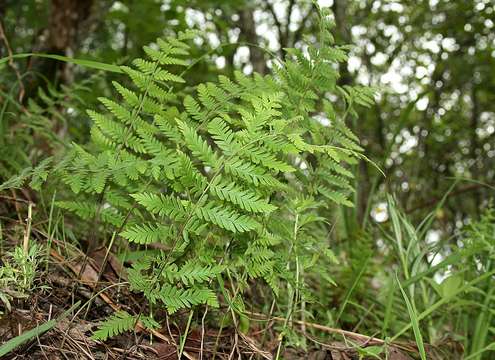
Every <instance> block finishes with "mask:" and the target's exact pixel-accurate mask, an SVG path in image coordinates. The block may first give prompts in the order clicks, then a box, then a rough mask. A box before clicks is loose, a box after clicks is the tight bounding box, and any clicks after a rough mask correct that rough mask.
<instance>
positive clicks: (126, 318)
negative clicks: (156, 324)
mask: <svg viewBox="0 0 495 360" xmlns="http://www.w3.org/2000/svg"><path fill="white" fill-rule="evenodd" d="M136 321H137V317H136V316H133V315H130V314H129V313H127V312H125V311H117V312H116V313H115V314H113V315H112V316H111V317H109V318H108V319H106V320H105V321H104V322H102V323H101V324H100V325H99V327H98V330H96V331H95V332H94V333H93V336H92V338H93V339H94V340H100V341H106V340H107V339H108V338H110V337H112V336H115V335H120V334H122V333H124V332H126V331H130V330H132V329H134V325H135V324H136Z"/></svg>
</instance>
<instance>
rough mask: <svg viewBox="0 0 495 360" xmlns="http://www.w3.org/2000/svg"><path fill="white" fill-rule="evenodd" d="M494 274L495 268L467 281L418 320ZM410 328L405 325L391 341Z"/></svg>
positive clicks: (432, 306) (418, 317) (424, 312)
mask: <svg viewBox="0 0 495 360" xmlns="http://www.w3.org/2000/svg"><path fill="white" fill-rule="evenodd" d="M494 274H495V270H492V271H489V272H486V273H484V274H483V275H480V276H479V277H477V278H476V279H474V280H471V281H470V282H468V283H466V284H465V285H464V286H462V287H460V288H459V289H458V290H456V291H455V292H453V293H452V294H450V295H449V296H445V297H443V298H442V299H441V300H439V301H437V302H436V303H434V304H433V305H431V306H430V307H429V308H428V309H426V310H425V311H423V312H422V313H421V314H419V315H418V316H417V320H418V321H421V320H423V319H424V318H426V317H427V316H429V315H431V313H433V312H434V311H435V310H437V309H438V308H439V307H441V306H442V305H444V304H446V303H448V302H449V301H451V300H452V299H454V298H455V297H456V296H457V295H459V294H460V293H462V292H464V291H466V290H468V289H470V288H471V287H472V286H473V285H475V284H477V283H479V282H481V281H483V280H485V279H487V278H489V277H490V276H493V275H494ZM410 328H411V324H408V325H406V326H404V327H403V328H402V329H401V330H400V331H399V332H398V333H397V334H395V335H394V336H393V337H392V338H391V339H390V341H395V340H396V339H397V338H398V337H399V336H401V335H402V334H404V333H405V332H406V331H407V330H409V329H410Z"/></svg>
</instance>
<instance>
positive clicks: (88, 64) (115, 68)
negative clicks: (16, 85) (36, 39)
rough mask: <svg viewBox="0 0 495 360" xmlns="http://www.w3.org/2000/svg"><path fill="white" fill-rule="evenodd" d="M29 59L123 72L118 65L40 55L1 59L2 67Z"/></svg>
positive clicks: (13, 56)
mask: <svg viewBox="0 0 495 360" xmlns="http://www.w3.org/2000/svg"><path fill="white" fill-rule="evenodd" d="M27 57H41V58H47V59H52V60H58V61H63V62H68V63H72V64H76V65H79V66H83V67H87V68H91V69H97V70H103V71H109V72H115V73H122V70H121V69H120V67H119V66H117V65H113V64H106V63H102V62H99V61H94V60H85V59H75V58H71V57H67V56H62V55H55V54H39V53H25V54H15V55H12V56H11V57H4V58H1V59H0V65H2V64H4V63H6V62H7V61H9V60H10V59H11V58H12V59H23V58H27Z"/></svg>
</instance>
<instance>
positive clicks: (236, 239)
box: [0, 12, 495, 359]
mask: <svg viewBox="0 0 495 360" xmlns="http://www.w3.org/2000/svg"><path fill="white" fill-rule="evenodd" d="M327 15H328V14H327V13H326V12H323V13H322V14H321V22H320V32H319V34H318V43H317V44H315V43H313V42H310V41H308V43H307V45H306V46H305V47H304V51H303V50H301V49H287V50H286V51H287V53H288V56H287V58H286V60H284V61H281V60H278V59H273V62H272V69H271V70H272V71H271V75H267V76H261V75H258V74H254V75H251V76H247V75H244V74H243V73H242V72H236V73H235V74H234V76H233V77H232V78H229V77H226V76H220V77H219V78H218V81H217V82H215V83H213V82H209V83H206V84H199V85H196V84H194V83H191V84H189V83H188V81H187V73H188V72H190V71H194V66H195V65H196V64H197V63H198V62H200V61H201V60H202V59H201V58H199V59H195V60H191V58H190V56H191V55H190V53H189V44H190V43H191V41H192V40H194V38H195V36H197V34H196V33H195V32H185V33H181V34H179V35H178V36H177V37H173V38H168V39H159V40H157V42H156V43H155V44H153V45H150V46H147V47H145V48H144V51H145V53H146V55H147V57H146V58H145V59H136V60H134V61H133V62H132V66H122V67H120V71H121V72H122V74H120V75H118V77H117V80H116V81H114V82H113V83H112V84H113V88H114V91H112V92H111V93H106V94H105V97H100V98H99V104H94V106H93V107H92V108H91V109H90V110H88V111H87V115H88V116H89V118H90V119H91V129H90V135H91V136H90V137H91V139H90V140H89V141H85V139H86V138H87V131H86V130H87V129H86V128H85V127H84V126H77V127H72V125H71V124H66V123H64V121H66V119H72V120H70V121H73V120H75V119H81V118H84V117H85V115H84V112H83V110H82V109H83V108H84V106H83V105H82V104H83V103H84V99H83V98H80V97H78V96H77V94H78V93H79V92H84V91H85V84H81V85H79V86H75V87H74V88H72V89H65V88H64V89H60V90H54V89H51V88H49V89H51V90H50V91H49V92H48V93H47V92H45V91H42V90H40V94H39V99H40V100H39V101H42V102H43V103H44V105H45V106H44V107H40V106H39V105H37V104H36V103H35V102H34V101H30V102H29V103H28V104H27V106H24V105H21V104H18V103H17V102H16V100H15V99H13V97H12V95H9V94H2V99H3V110H2V114H3V115H2V119H3V121H2V133H1V135H2V136H0V140H1V141H2V152H1V154H0V170H1V172H0V176H1V179H2V180H4V181H3V183H2V185H0V189H1V190H2V193H1V194H0V199H1V203H0V204H1V205H0V212H1V214H2V218H1V219H2V221H1V222H0V224H1V229H0V230H1V231H0V240H1V241H2V267H1V269H0V284H1V287H0V299H1V302H2V308H3V315H2V317H4V318H5V317H9V316H11V314H12V313H14V312H15V311H16V310H15V309H16V308H18V309H29V308H30V307H34V306H36V304H37V303H38V301H39V300H36V302H34V301H30V300H33V299H39V297H40V296H41V297H42V296H44V295H47V294H49V295H48V298H50V296H53V291H54V288H56V286H54V285H53V283H48V281H44V279H46V278H47V277H49V275H50V274H53V273H54V272H56V271H60V268H65V273H64V276H66V277H69V278H72V277H73V278H74V279H78V281H80V282H73V283H70V282H69V284H67V287H66V290H68V293H69V295H68V296H67V299H66V300H67V301H66V303H65V305H66V306H63V303H58V306H59V307H60V309H64V308H69V307H70V306H71V305H72V304H73V303H75V302H76V300H77V299H78V298H79V297H80V295H79V294H80V293H81V292H82V293H84V292H83V291H82V289H84V288H87V289H89V291H90V294H89V296H86V299H85V301H84V303H83V304H82V306H81V307H80V308H79V310H78V315H82V314H85V317H86V319H92V320H93V321H94V322H98V328H97V329H96V328H95V327H93V329H92V330H93V331H92V335H91V341H92V342H94V343H95V344H101V343H102V342H106V343H108V342H109V341H113V340H112V338H115V337H118V336H119V335H121V334H123V333H125V332H128V333H135V334H141V335H140V336H141V337H139V338H138V337H136V338H135V339H134V341H135V342H140V341H143V338H142V337H145V338H146V339H147V340H149V339H152V340H154V341H158V342H160V341H170V342H171V344H173V346H172V348H173V349H174V350H173V351H172V356H175V357H177V356H179V357H181V356H184V357H187V358H197V357H203V356H204V357H210V356H212V357H214V356H215V355H214V354H216V353H217V351H218V355H217V357H225V358H229V355H231V356H234V354H237V355H238V356H239V357H244V356H245V357H246V358H249V356H256V357H265V358H297V357H306V356H309V355H307V354H310V353H313V354H317V351H323V350H325V349H327V350H328V352H329V354H330V355H329V356H333V357H331V358H339V357H337V356H341V357H340V358H350V357H354V358H388V359H404V358H421V359H427V358H432V359H451V358H465V359H488V358H490V350H495V348H494V346H495V345H494V344H495V343H494V342H493V338H494V336H495V334H494V320H493V306H492V304H493V298H494V294H493V292H494V287H493V286H492V284H493V275H494V273H495V269H494V267H493V254H494V252H493V251H494V246H495V218H494V217H495V216H494V213H493V210H490V209H487V210H486V211H485V212H484V214H483V215H482V216H481V218H479V219H475V220H473V221H472V222H471V223H470V224H469V225H467V226H465V227H464V228H462V229H461V230H460V231H458V232H457V233H455V234H454V235H453V238H452V239H449V240H448V241H440V242H431V241H429V231H430V230H431V227H432V224H433V223H434V222H435V220H436V218H437V216H438V212H439V211H441V209H442V206H443V200H442V201H439V202H438V203H437V204H436V207H435V209H434V210H433V211H432V212H430V213H429V214H427V215H426V216H425V217H424V219H423V221H422V222H421V223H419V224H412V223H411V222H410V220H409V219H408V217H407V215H406V214H405V213H404V212H403V211H401V210H400V208H399V206H397V204H396V201H395V200H394V198H393V196H388V197H387V205H388V206H387V209H388V210H387V211H388V213H389V217H390V219H389V221H388V222H387V223H385V224H384V225H377V224H369V225H368V226H367V227H366V228H365V229H364V230H359V231H358V230H356V231H355V232H352V233H350V234H347V237H346V238H345V239H344V238H343V237H341V233H342V232H341V231H340V230H341V229H340V226H341V224H342V222H343V221H346V220H349V219H342V218H343V217H355V216H356V213H355V212H353V210H352V209H351V210H346V211H343V210H342V207H350V208H352V206H353V198H354V197H353V194H354V188H355V184H356V182H357V181H359V178H356V177H355V175H356V167H357V166H356V164H358V162H359V161H363V160H365V161H368V160H367V159H366V157H365V155H366V154H365V153H363V149H362V148H361V146H360V145H359V140H358V138H357V137H356V136H355V135H354V134H353V133H352V131H351V130H350V129H349V128H348V127H347V126H346V122H349V120H350V119H354V120H357V121H359V119H357V112H356V111H355V108H356V107H359V106H369V105H370V104H371V103H372V102H373V96H374V93H375V92H374V90H372V89H369V88H366V87H361V86H349V85H343V86H340V85H338V84H339V73H338V68H339V67H338V64H339V63H340V62H343V61H345V60H346V53H347V50H348V47H347V46H338V45H335V44H334V41H333V38H332V35H331V32H330V31H329V28H330V26H331V24H330V21H329V20H328V18H327ZM90 81H91V80H90ZM7 110H8V111H7ZM12 114H15V115H12ZM12 119H21V122H22V124H24V125H23V126H18V124H16V121H15V120H12ZM54 123H55V124H57V125H56V126H54V125H53V124H54ZM67 131H71V132H72V134H71V137H72V139H74V140H75V141H74V142H73V143H70V144H69V143H66V142H64V141H63V140H60V139H61V138H67V137H64V136H60V133H61V132H67ZM21 144H22V145H21ZM3 149H5V150H3ZM46 154H52V156H50V157H46V156H45V155H46ZM31 164H36V165H34V166H32V165H31ZM373 195H374V194H370V197H371V196H373ZM447 195H448V194H447ZM33 205H35V206H33ZM16 217H17V218H16ZM25 219H27V220H26V221H24V220H25ZM344 240H345V241H344ZM102 249H103V250H102ZM97 254H99V255H98V256H97ZM64 264H65V265H64ZM110 265H111V267H112V269H113V270H112V271H114V272H115V274H114V275H113V277H112V276H110V275H109V272H110V270H109V268H110ZM87 269H90V270H87ZM87 292H88V291H86V293H87ZM100 298H101V299H102V300H103V303H101V301H102V300H101V299H100ZM130 299H132V300H130ZM102 309H106V310H102ZM109 309H111V310H112V311H111V312H110V311H109ZM50 316H51V313H50ZM78 319H79V318H77V317H76V316H75V317H74V318H73V319H72V320H73V321H75V322H77V321H78ZM60 322H62V319H60ZM170 323H173V324H175V325H174V326H172V328H173V329H172V330H171V329H170ZM31 327H32V326H31ZM47 330H48V329H47ZM198 332H199V334H200V335H199V336H198ZM209 332H210V333H211V332H215V334H216V335H215V336H212V338H213V340H212V341H211V342H206V341H205V340H204V339H206V338H207V337H208V333H209ZM222 332H223V333H227V334H231V338H229V339H231V340H229V342H228V344H225V343H222V341H223V340H221V334H222ZM36 335H39V336H40V335H41V334H35V335H34V336H36ZM191 337H193V338H194V337H197V338H199V339H200V340H201V341H200V343H199V345H197V344H196V345H195V346H192V345H190V344H189V343H188V341H189V340H188V338H189V339H190V338H191ZM28 340H29V339H28ZM64 341H65V340H64ZM198 348H199V349H200V350H198ZM0 349H4V348H0ZM11 350H12V351H14V352H15V351H19V352H22V347H20V348H16V347H13V348H12V349H11ZM1 351H3V350H0V353H1ZM203 352H205V353H204V354H203ZM12 353H13V352H12ZM126 354H127V353H126ZM212 354H213V355H212ZM339 354H340V355H339ZM127 355H128V356H131V355H130V353H129V354H127ZM237 355H236V356H237ZM320 355H321V354H320ZM314 356H319V355H318V354H317V355H314ZM344 356H347V357H344Z"/></svg>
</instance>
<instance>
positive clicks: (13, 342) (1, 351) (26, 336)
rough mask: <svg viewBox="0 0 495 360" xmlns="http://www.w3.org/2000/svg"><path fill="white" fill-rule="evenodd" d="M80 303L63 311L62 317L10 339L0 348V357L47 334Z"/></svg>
mask: <svg viewBox="0 0 495 360" xmlns="http://www.w3.org/2000/svg"><path fill="white" fill-rule="evenodd" d="M79 303H80V301H78V302H77V303H75V304H74V305H72V307H71V308H70V309H69V310H67V311H65V312H64V313H63V314H62V315H60V316H59V317H58V318H56V319H53V320H50V321H47V322H46V323H44V324H42V325H40V326H37V327H35V328H34V329H31V330H29V331H26V332H25V333H23V334H22V335H19V336H16V337H15V338H13V339H10V340H9V341H7V342H6V343H5V344H3V345H2V346H0V357H2V356H5V355H7V354H8V353H9V352H11V351H12V350H14V349H16V348H17V347H19V346H21V345H22V344H24V343H25V342H27V341H29V340H31V339H33V338H35V337H37V336H40V335H41V334H43V333H45V332H47V331H48V330H50V329H51V328H53V327H54V326H55V325H57V323H58V322H59V321H60V320H62V319H63V318H65V317H66V316H67V315H69V314H70V313H71V312H72V311H73V310H74V309H76V308H77V307H78V306H79Z"/></svg>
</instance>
